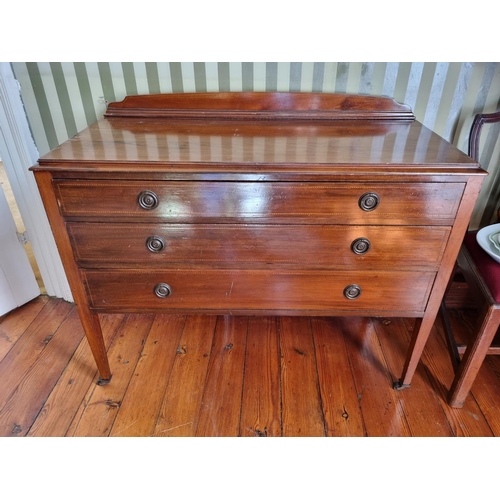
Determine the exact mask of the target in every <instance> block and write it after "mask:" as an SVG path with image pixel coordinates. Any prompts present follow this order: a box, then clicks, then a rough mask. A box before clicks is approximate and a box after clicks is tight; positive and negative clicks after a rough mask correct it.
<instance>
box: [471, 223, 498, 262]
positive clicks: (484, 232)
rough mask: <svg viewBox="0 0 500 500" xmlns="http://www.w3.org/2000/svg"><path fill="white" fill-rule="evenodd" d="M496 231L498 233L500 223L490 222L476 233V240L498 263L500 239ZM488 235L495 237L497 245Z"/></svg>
mask: <svg viewBox="0 0 500 500" xmlns="http://www.w3.org/2000/svg"><path fill="white" fill-rule="evenodd" d="M496 233H500V224H492V225H491V226H486V227H483V229H480V230H479V231H478V232H477V234H476V239H477V242H478V243H479V246H480V247H481V248H482V249H483V250H484V251H485V252H486V253H487V254H488V255H489V256H490V257H491V258H492V259H494V260H496V261H497V262H498V263H499V264H500V239H499V235H498V234H496ZM490 235H492V236H493V239H494V238H495V236H496V237H497V241H498V246H497V244H496V243H494V242H493V241H491V239H490Z"/></svg>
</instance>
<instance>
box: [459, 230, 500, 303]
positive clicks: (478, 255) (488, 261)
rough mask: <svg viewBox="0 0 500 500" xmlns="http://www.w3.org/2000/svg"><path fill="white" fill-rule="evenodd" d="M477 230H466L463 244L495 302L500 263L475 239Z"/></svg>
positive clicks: (498, 295) (499, 290)
mask: <svg viewBox="0 0 500 500" xmlns="http://www.w3.org/2000/svg"><path fill="white" fill-rule="evenodd" d="M476 234H477V231H468V232H467V234H466V235H465V239H464V244H465V247H466V248H467V251H468V252H469V254H470V256H471V258H472V259H473V260H474V263H475V264H476V266H477V268H478V270H479V272H480V273H481V275H482V277H483V280H484V282H485V284H486V286H487V287H488V289H489V291H490V293H491V295H492V297H493V299H494V300H495V302H500V264H499V263H498V262H496V261H494V260H493V259H492V258H491V257H490V256H489V255H488V254H487V253H486V252H485V251H484V250H483V249H482V248H481V246H480V245H479V243H478V242H477V240H476Z"/></svg>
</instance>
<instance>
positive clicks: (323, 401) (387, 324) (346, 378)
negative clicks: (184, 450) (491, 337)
mask: <svg viewBox="0 0 500 500" xmlns="http://www.w3.org/2000/svg"><path fill="white" fill-rule="evenodd" d="M474 314H475V313H474V312H473V311H472V310H454V311H452V320H453V324H454V327H455V328H456V329H457V330H459V331H460V333H461V334H462V335H466V334H467V332H468V331H469V329H470V325H471V324H472V323H473V321H474ZM102 323H103V330H104V335H105V338H106V342H107V345H108V346H109V347H108V353H109V358H110V363H111V366H112V371H113V378H112V380H111V383H110V384H108V385H106V386H103V387H100V386H98V385H97V384H96V380H97V373H96V369H95V365H94V362H93V359H92V357H91V354H90V350H89V348H88V345H87V342H86V339H85V338H84V333H83V329H82V327H81V325H80V322H79V320H78V316H77V314H76V309H75V307H74V305H72V304H69V303H67V302H64V301H62V300H60V299H54V298H51V299H49V298H48V297H47V296H40V297H39V298H37V299H35V300H33V301H32V302H30V303H28V304H26V305H25V306H23V307H21V308H19V309H17V310H16V311H13V312H11V313H9V314H7V315H6V316H4V317H2V318H1V319H0V436H158V437H160V436H499V435H500V412H499V409H500V397H499V396H500V356H489V357H488V358H487V361H486V362H485V363H484V365H483V367H482V368H481V371H480V374H479V376H478V378H477V379H476V382H475V384H474V388H473V390H472V393H471V395H470V396H469V398H468V399H467V402H466V404H465V406H464V407H463V408H462V409H453V408H450V407H449V406H448V405H447V404H446V392H447V388H448V387H449V385H450V382H451V380H452V377H453V372H452V368H451V363H450V361H449V357H448V353H447V350H446V347H445V343H444V337H443V333H442V328H441V324H440V322H439V321H438V322H437V323H436V326H435V328H434V331H433V332H432V334H431V337H430V339H429V342H428V344H427V346H426V349H425V352H424V356H423V359H422V362H421V363H420V364H419V367H418V370H417V372H416V374H415V376H414V379H413V382H412V386H411V387H410V388H408V389H404V390H402V391H395V390H394V389H392V382H393V381H394V380H396V379H397V378H398V377H399V376H400V374H401V373H400V372H401V368H402V366H403V361H404V357H405V352H406V348H407V345H408V342H409V338H410V332H411V329H412V326H413V320H412V319H400V318H396V319H394V318H393V319H390V320H388V319H383V318H357V317H350V318H321V317H318V318H316V317H313V318H305V317H258V316H257V317H238V316H203V315H189V316H180V315H179V316H176V315H152V314H145V315H133V314H129V315H103V316H102Z"/></svg>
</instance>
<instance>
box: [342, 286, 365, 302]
mask: <svg viewBox="0 0 500 500" xmlns="http://www.w3.org/2000/svg"><path fill="white" fill-rule="evenodd" d="M360 295H361V287H360V286H359V285H349V286H346V287H345V288H344V297H345V298H346V299H349V300H354V299H357V298H358V297H359V296H360Z"/></svg>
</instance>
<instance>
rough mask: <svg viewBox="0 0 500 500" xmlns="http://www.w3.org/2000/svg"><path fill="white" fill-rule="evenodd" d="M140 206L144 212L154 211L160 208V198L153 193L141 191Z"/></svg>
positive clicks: (138, 199) (138, 198)
mask: <svg viewBox="0 0 500 500" xmlns="http://www.w3.org/2000/svg"><path fill="white" fill-rule="evenodd" d="M137 201H138V202H139V206H140V207H141V208H144V210H153V209H154V208H156V207H157V206H158V196H156V193H153V191H141V192H140V193H139V196H138V197H137Z"/></svg>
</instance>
